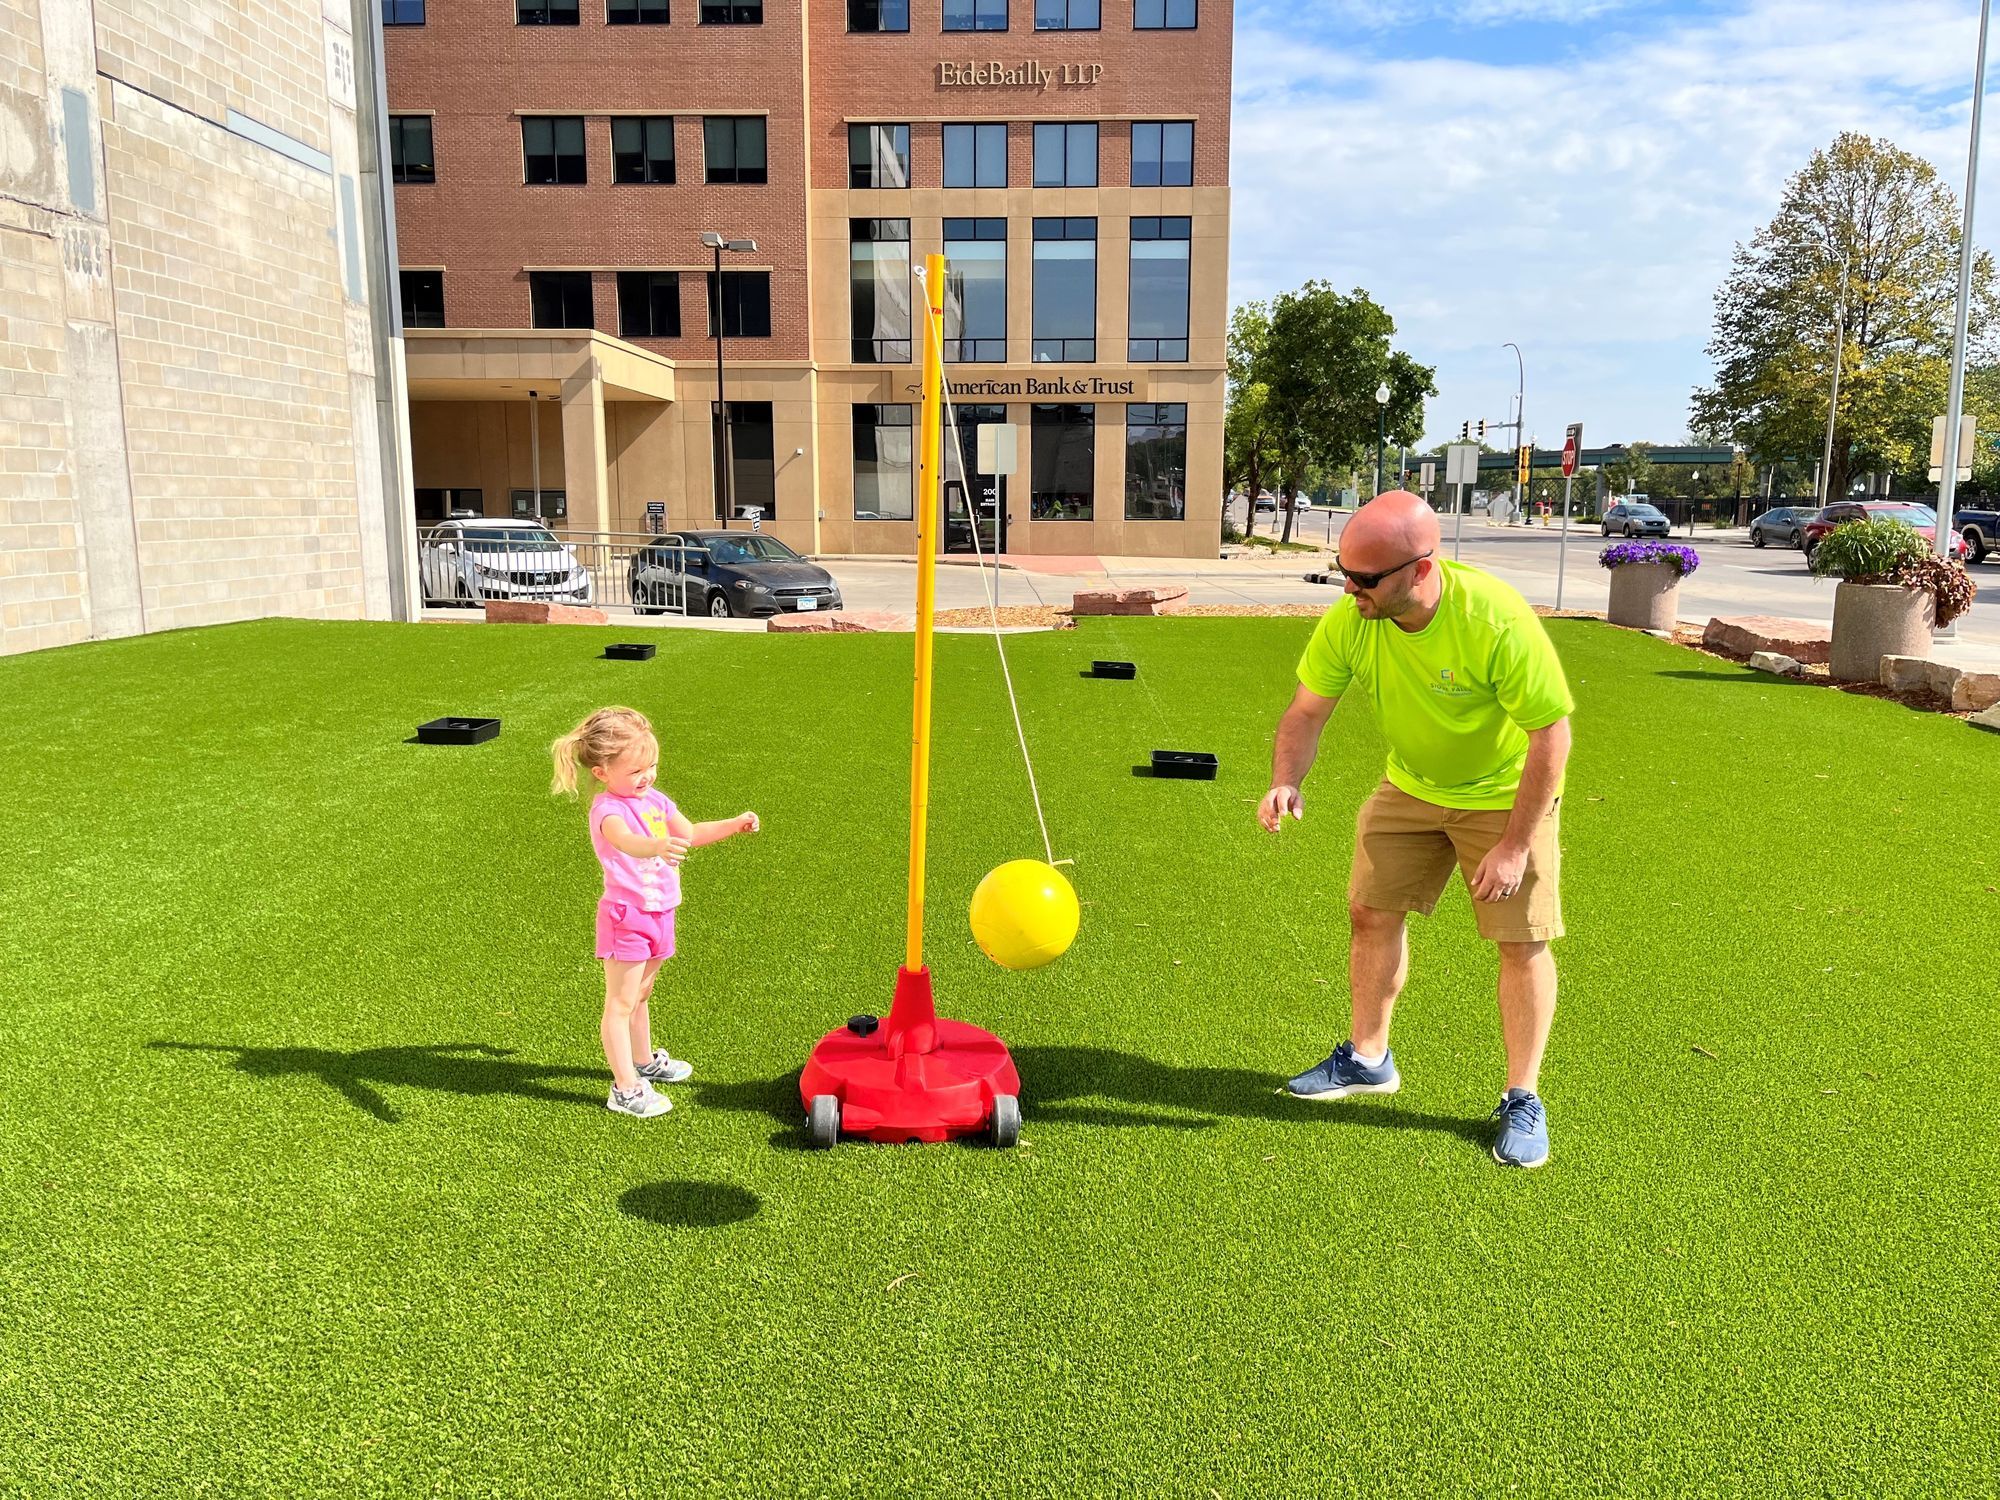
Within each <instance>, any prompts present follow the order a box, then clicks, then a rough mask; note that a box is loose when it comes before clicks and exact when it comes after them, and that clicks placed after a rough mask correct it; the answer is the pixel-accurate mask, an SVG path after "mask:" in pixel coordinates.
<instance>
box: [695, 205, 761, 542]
mask: <svg viewBox="0 0 2000 1500" xmlns="http://www.w3.org/2000/svg"><path fill="white" fill-rule="evenodd" d="M701 242H702V243H703V244H704V245H706V246H708V248H709V249H711V250H713V251H714V252H715V272H714V280H713V281H712V282H710V285H711V286H712V287H713V288H714V293H713V295H712V296H711V298H710V301H709V307H710V313H711V316H713V317H714V319H715V405H716V410H717V411H718V413H719V414H720V416H721V420H722V444H721V451H720V453H719V454H718V456H717V459H716V462H717V463H719V464H720V465H721V466H722V495H721V500H722V529H723V530H724V531H727V530H728V529H729V517H730V515H731V514H732V513H733V512H734V511H735V509H736V504H735V501H736V464H735V461H734V455H733V454H732V453H731V451H730V446H729V393H728V391H727V390H726V389H725V388H724V386H723V384H722V252H723V251H725V250H729V251H734V252H738V253H741V252H745V251H752V250H755V249H756V248H757V242H756V241H755V240H729V239H724V238H723V237H722V236H721V235H719V234H717V233H715V232H714V231H713V230H706V229H705V230H703V231H702V235H701Z"/></svg>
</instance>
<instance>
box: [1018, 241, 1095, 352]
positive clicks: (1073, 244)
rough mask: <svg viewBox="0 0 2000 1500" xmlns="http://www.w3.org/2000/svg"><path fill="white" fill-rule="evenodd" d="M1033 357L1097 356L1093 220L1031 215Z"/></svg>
mask: <svg viewBox="0 0 2000 1500" xmlns="http://www.w3.org/2000/svg"><path fill="white" fill-rule="evenodd" d="M1032 310H1033V313H1034V338H1035V346H1034V351H1033V356H1032V357H1033V358H1034V359H1035V361H1036V362H1037V363H1046V362H1049V361H1052V360H1072V359H1073V360H1094V359H1096V358H1097V220H1095V219H1037V220H1035V284H1034V306H1033V309H1032Z"/></svg>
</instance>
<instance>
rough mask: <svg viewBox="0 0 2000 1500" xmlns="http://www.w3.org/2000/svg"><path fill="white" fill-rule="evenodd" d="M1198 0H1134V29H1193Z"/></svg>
mask: <svg viewBox="0 0 2000 1500" xmlns="http://www.w3.org/2000/svg"><path fill="white" fill-rule="evenodd" d="M1196 9H1197V6H1196V0H1132V29H1133V30H1134V31H1192V30H1194V27H1195V13H1196Z"/></svg>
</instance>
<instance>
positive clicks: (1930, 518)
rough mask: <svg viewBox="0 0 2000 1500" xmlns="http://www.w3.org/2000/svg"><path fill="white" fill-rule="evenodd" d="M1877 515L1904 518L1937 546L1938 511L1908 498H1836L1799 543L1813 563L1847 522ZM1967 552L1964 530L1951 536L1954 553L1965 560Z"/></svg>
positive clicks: (1905, 522)
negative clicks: (1824, 540) (1827, 539)
mask: <svg viewBox="0 0 2000 1500" xmlns="http://www.w3.org/2000/svg"><path fill="white" fill-rule="evenodd" d="M1870 517H1873V518H1874V519H1876V520H1881V521H1901V522H1903V523H1904V524H1905V525H1908V526H1911V527H1914V528H1915V529H1916V532H1917V534H1918V535H1919V536H1921V537H1922V538H1923V539H1924V540H1925V541H1927V542H1929V543H1930V544H1931V545H1932V546H1933V547H1935V546H1936V545H1937V512H1936V511H1934V510H1932V509H1931V508H1930V507H1929V506H1928V505H1915V504H1912V503H1911V502H1910V501H1908V500H1836V501H1835V502H1834V503H1833V504H1831V505H1829V506H1827V507H1826V509H1824V510H1822V511H1821V512H1820V513H1819V514H1818V515H1816V516H1814V517H1813V518H1812V519H1811V520H1810V521H1808V522H1806V529H1805V532H1804V534H1803V537H1802V539H1801V540H1800V542H1799V545H1800V546H1801V547H1803V548H1804V549H1805V553H1806V561H1807V562H1811V561H1812V558H1813V553H1815V552H1817V551H1818V550H1819V544H1820V541H1821V539H1822V538H1823V537H1825V535H1826V534H1827V533H1828V532H1829V531H1831V530H1833V528H1834V527H1836V526H1838V525H1840V524H1841V523H1842V522H1843V521H1863V520H1867V519H1869V518H1870ZM1966 551H1967V547H1966V541H1965V536H1964V534H1963V533H1960V534H1958V535H1955V536H1953V537H1952V539H1951V555H1952V557H1953V558H1955V559H1958V560H1960V561H1963V560H1964V557H1965V554H1966Z"/></svg>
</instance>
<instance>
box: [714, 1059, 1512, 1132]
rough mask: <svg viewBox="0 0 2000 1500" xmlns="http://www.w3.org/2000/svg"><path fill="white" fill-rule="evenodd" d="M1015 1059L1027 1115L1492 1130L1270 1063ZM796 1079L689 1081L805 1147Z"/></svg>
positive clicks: (1170, 1125) (1063, 1119)
mask: <svg viewBox="0 0 2000 1500" xmlns="http://www.w3.org/2000/svg"><path fill="white" fill-rule="evenodd" d="M1014 1062H1015V1065H1016V1066H1017V1067H1018V1068H1019V1069H1020V1072H1021V1097H1022V1107H1023V1109H1024V1111H1025V1112H1026V1114H1027V1117H1028V1119H1029V1121H1030V1122H1031V1123H1032V1122H1034V1121H1049V1122H1060V1123H1062V1124H1068V1125H1100V1126H1106V1127H1110V1128H1116V1129H1145V1130H1212V1129H1214V1128H1215V1126H1216V1125H1217V1124H1218V1123H1219V1121H1220V1120H1222V1119H1237V1120H1277V1121H1282V1122H1284V1123H1286V1124H1296V1123H1298V1122H1300V1121H1302V1120H1315V1119H1320V1120H1324V1121H1325V1123H1326V1124H1327V1125H1328V1127H1330V1128H1336V1129H1338V1128H1344V1127H1346V1126H1349V1125H1358V1126H1362V1127H1364V1128H1368V1129H1376V1130H1430V1131H1438V1132H1441V1133H1443V1134H1446V1135H1455V1136H1457V1137H1459V1138H1460V1139H1461V1140H1465V1141H1470V1142H1473V1143H1474V1144H1477V1145H1484V1144H1485V1142H1486V1140H1487V1137H1488V1135H1489V1134H1490V1132H1491V1126H1489V1125H1488V1124H1487V1122H1486V1121H1485V1120H1484V1119H1462V1118H1458V1117H1455V1116H1450V1115H1431V1114H1422V1113H1419V1112H1418V1111H1416V1110H1411V1109H1404V1108H1402V1107H1400V1106H1398V1105H1396V1104H1393V1103H1389V1102H1386V1101H1382V1102H1378V1101H1372V1100H1371V1101H1366V1102H1356V1103H1354V1104H1352V1105H1349V1106H1346V1107H1343V1108H1337V1109H1332V1108H1326V1107H1324V1106H1320V1105H1315V1104H1311V1103H1308V1102H1306V1101H1303V1100H1299V1099H1293V1098H1291V1097H1289V1096H1287V1095H1284V1094H1281V1093H1280V1092H1279V1086H1280V1083H1281V1080H1280V1079H1279V1078H1278V1077H1276V1076H1275V1075H1273V1074H1270V1073H1260V1072H1257V1071H1255V1070H1254V1069H1250V1068H1209V1067H1179V1066H1176V1065H1174V1064H1171V1063H1161V1062H1155V1061H1154V1060H1153V1059H1151V1058H1149V1057H1141V1056H1139V1055H1138V1054H1137V1053H1132V1052H1117V1051H1113V1050H1112V1049H1110V1048H1108V1047H1017V1048H1015V1049H1014ZM798 1079H799V1075H798V1074H797V1073H796V1072H791V1073H784V1074H781V1075H779V1076H778V1077H776V1078H760V1079H752V1080H748V1081H745V1082H742V1083H717V1082H700V1081H696V1082H695V1083H692V1084H690V1085H688V1087H690V1088H691V1089H693V1090H694V1091H695V1092H696V1094H697V1097H698V1099H699V1102H700V1104H701V1105H702V1107H704V1108H708V1109H726V1110H742V1111H746V1112H749V1113H753V1114H762V1115H765V1116H767V1117H769V1118H771V1119H773V1120H776V1121H778V1122H779V1123H780V1124H781V1125H782V1126H784V1129H782V1130H780V1131H778V1132H777V1133H776V1134H774V1135H773V1136H772V1137H771V1144H772V1146H773V1147H775V1148H777V1149H780V1150H792V1149H797V1150H804V1149H806V1147H805V1132H804V1128H803V1127H804V1111H803V1109H802V1108H801V1106H800V1103H799V1082H798Z"/></svg>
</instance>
